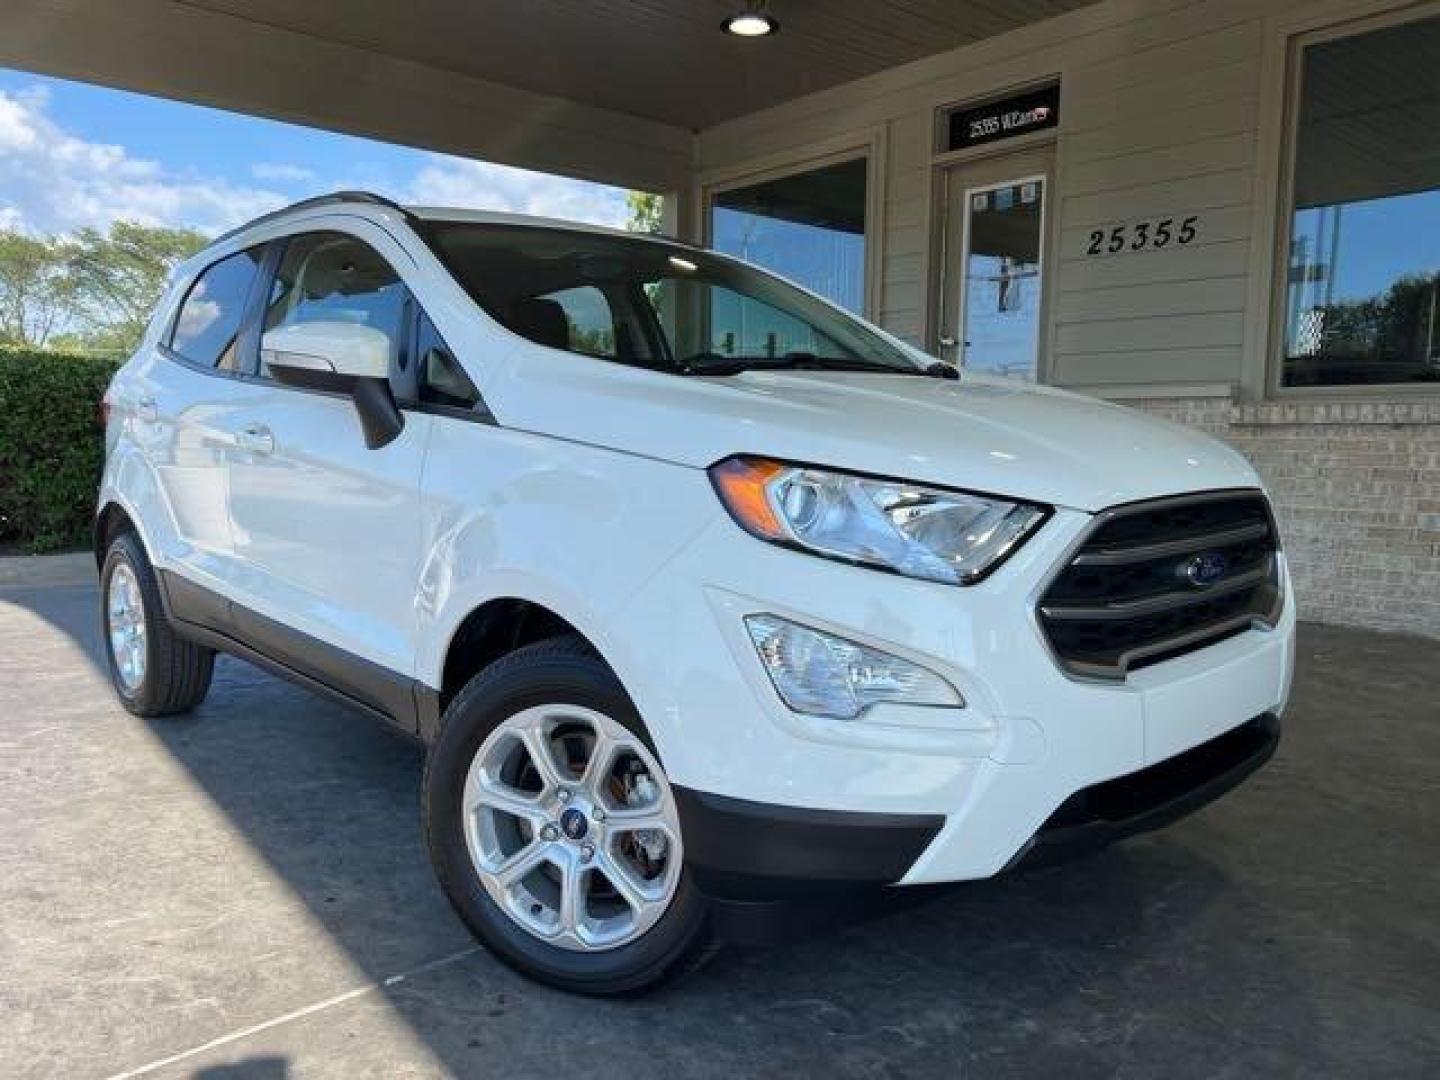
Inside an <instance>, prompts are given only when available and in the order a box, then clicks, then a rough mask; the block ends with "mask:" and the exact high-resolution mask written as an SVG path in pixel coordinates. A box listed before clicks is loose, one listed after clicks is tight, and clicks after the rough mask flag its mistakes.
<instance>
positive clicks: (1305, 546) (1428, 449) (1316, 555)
mask: <svg viewBox="0 0 1440 1080" xmlns="http://www.w3.org/2000/svg"><path fill="white" fill-rule="evenodd" d="M1125 404H1128V405H1131V406H1133V407H1135V408H1140V409H1144V410H1145V411H1147V412H1151V413H1155V414H1156V415H1159V416H1163V417H1165V418H1166V419H1168V420H1173V421H1175V422H1177V423H1181V424H1185V425H1187V426H1190V427H1196V428H1200V429H1202V430H1204V431H1207V432H1209V433H1210V434H1212V435H1217V436H1219V437H1220V438H1222V439H1224V440H1226V441H1227V442H1229V443H1230V444H1231V445H1232V446H1234V447H1235V448H1236V449H1238V450H1239V451H1240V452H1241V453H1243V454H1244V455H1245V456H1246V457H1248V458H1249V459H1250V461H1251V462H1253V463H1254V465H1255V467H1256V469H1257V470H1259V472H1260V475H1261V476H1263V477H1264V478H1265V484H1266V486H1267V487H1268V489H1269V491H1270V497H1271V499H1272V500H1273V502H1274V505H1275V511H1276V515H1277V517H1278V518H1279V524H1280V531H1281V536H1282V539H1283V541H1284V544H1285V550H1286V553H1287V556H1288V558H1289V560H1290V568H1291V573H1292V575H1293V576H1294V579H1295V593H1296V598H1297V600H1298V601H1299V610H1300V617H1301V618H1303V619H1314V620H1317V621H1319V622H1329V623H1340V624H1343V625H1347V626H1364V627H1370V628H1373V629H1377V630H1403V631H1409V632H1412V633H1418V634H1425V635H1427V636H1429V637H1436V638H1440V402H1411V403H1358V402H1357V403H1354V404H1348V403H1347V404H1335V403H1326V404H1304V403H1297V404H1288V403H1287V404H1258V405H1252V404H1239V403H1234V402H1232V401H1230V400H1229V399H1227V398H1164V399H1157V400H1146V401H1129V402H1125Z"/></svg>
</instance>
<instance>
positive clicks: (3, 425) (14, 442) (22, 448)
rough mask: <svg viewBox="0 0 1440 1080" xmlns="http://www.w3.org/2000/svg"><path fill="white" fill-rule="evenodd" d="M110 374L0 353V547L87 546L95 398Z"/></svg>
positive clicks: (111, 367)
mask: <svg viewBox="0 0 1440 1080" xmlns="http://www.w3.org/2000/svg"><path fill="white" fill-rule="evenodd" d="M118 366H119V365H118V364H117V363H116V361H114V360H97V359H94V358H91V357H83V356H74V355H71V354H68V353H57V352H46V351H43V350H39V349H24V348H16V347H13V346H3V347H0V546H4V547H19V548H20V549H21V550H22V551H28V552H35V553H39V552H44V551H63V550H65V549H67V548H82V547H88V546H89V543H90V519H91V515H93V514H94V512H95V492H96V489H97V488H98V486H99V483H100V469H101V465H102V464H103V461H104V453H105V447H104V431H103V430H102V428H101V426H100V398H101V397H102V396H103V395H104V393H105V387H106V386H107V385H109V382H110V377H111V376H112V375H113V374H114V373H115V369H116V368H117V367H118Z"/></svg>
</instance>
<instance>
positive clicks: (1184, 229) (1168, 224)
mask: <svg viewBox="0 0 1440 1080" xmlns="http://www.w3.org/2000/svg"><path fill="white" fill-rule="evenodd" d="M1199 224H1200V217H1199V215H1197V214H1191V215H1190V216H1189V217H1187V218H1185V219H1183V220H1182V221H1180V222H1179V224H1176V221H1175V219H1174V218H1168V217H1167V218H1161V219H1160V220H1159V221H1135V222H1132V223H1130V224H1129V225H1116V226H1115V227H1114V228H1113V229H1108V230H1107V229H1091V230H1090V240H1089V243H1087V244H1086V245H1085V254H1086V255H1118V254H1120V252H1122V251H1147V250H1154V249H1156V248H1166V247H1169V246H1170V245H1171V244H1179V245H1181V246H1183V245H1185V244H1188V243H1190V242H1191V241H1193V240H1194V239H1195V237H1196V235H1197V233H1198V227H1199Z"/></svg>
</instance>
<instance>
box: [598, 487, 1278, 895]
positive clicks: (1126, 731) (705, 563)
mask: <svg viewBox="0 0 1440 1080" xmlns="http://www.w3.org/2000/svg"><path fill="white" fill-rule="evenodd" d="M1091 520H1092V519H1091V516H1090V515H1088V514H1083V513H1080V512H1078V511H1069V510H1064V509H1061V510H1058V511H1057V512H1056V514H1055V516H1054V517H1053V518H1052V520H1051V521H1050V522H1049V523H1047V525H1046V526H1045V528H1044V529H1042V530H1041V531H1040V532H1039V533H1037V534H1036V536H1035V537H1034V538H1033V539H1032V540H1031V541H1030V542H1028V543H1027V544H1026V545H1025V546H1024V547H1022V548H1021V549H1020V550H1019V551H1018V552H1017V553H1016V554H1015V556H1014V557H1012V558H1011V559H1010V560H1009V561H1008V562H1006V563H1005V564H1004V565H1003V566H1002V567H1000V569H999V570H998V571H997V572H996V573H995V574H993V575H992V576H991V577H990V578H988V579H987V580H986V581H984V582H983V583H981V584H980V585H977V586H974V587H972V588H966V589H958V588H955V587H953V586H947V585H938V584H933V583H929V582H922V581H915V580H911V579H907V578H901V577H897V576H895V575H887V574H882V573H878V572H876V571H872V570H867V569H863V568H857V567H850V566H845V565H841V564H837V563H833V562H829V561H827V560H823V559H818V558H815V557H813V556H810V555H805V554H800V553H796V552H793V551H787V550H784V549H780V548H775V547H772V546H770V545H766V544H764V543H761V542H759V541H757V540H755V539H753V538H752V537H750V536H748V535H746V534H744V533H742V532H741V531H740V530H739V529H738V528H737V527H735V526H734V525H733V523H731V522H730V521H729V520H728V519H726V520H723V521H720V522H717V523H716V524H715V526H714V527H713V528H710V529H708V530H706V531H704V532H703V533H702V534H701V535H700V536H699V537H698V538H697V539H696V541H695V542H694V543H692V544H691V545H689V546H688V547H687V548H686V550H685V551H683V552H682V553H681V554H679V555H678V556H677V557H676V558H674V559H673V560H672V561H670V562H669V563H668V564H667V565H666V566H665V567H663V569H662V570H661V571H660V572H657V573H656V574H655V575H654V577H653V578H652V580H651V581H650V583H649V584H648V585H647V586H646V587H645V588H643V589H642V590H640V591H639V592H637V593H636V594H635V595H634V596H633V597H631V598H630V600H629V602H628V603H627V604H626V605H625V606H624V607H623V609H622V610H620V611H618V612H616V613H614V618H613V620H612V622H611V624H610V625H611V627H612V628H613V629H614V630H615V631H616V633H615V635H614V638H613V640H614V643H615V644H616V645H617V646H618V647H617V648H615V649H614V650H613V651H612V650H607V658H608V659H612V660H613V661H614V663H615V666H616V670H617V673H618V674H619V675H620V677H621V680H622V682H624V684H625V685H626V687H627V689H628V690H629V691H630V693H631V695H632V697H633V698H634V699H635V702H636V705H637V706H638V708H639V710H640V712H641V714H642V715H643V716H644V717H645V718H646V723H647V725H648V727H649V729H650V731H651V734H652V735H653V737H654V739H655V742H656V746H657V749H658V751H659V754H660V757H661V760H662V761H664V763H665V767H666V771H667V773H668V774H669V776H670V779H671V781H672V783H673V784H675V785H678V786H679V787H681V788H682V789H685V790H686V791H687V792H690V793H693V796H694V797H693V798H691V799H689V801H690V802H691V804H692V805H691V806H690V812H689V813H688V814H687V811H686V809H685V806H684V802H685V801H686V799H685V797H682V810H681V813H682V824H683V825H684V831H685V842H686V853H687V860H688V861H689V862H690V863H691V864H692V865H693V866H695V867H696V873H697V875H698V876H700V877H702V878H708V879H710V883H711V884H712V885H713V886H715V888H717V889H721V890H724V891H735V889H738V891H739V892H741V893H742V894H755V893H758V892H761V891H764V889H763V888H759V887H758V886H766V885H767V883H768V885H774V886H777V887H778V888H779V889H780V891H785V890H786V889H788V888H789V885H788V884H786V883H787V881H793V880H796V879H798V880H802V881H810V882H816V881H818V882H831V883H839V882H843V881H859V882H880V881H888V882H898V883H900V884H904V885H920V884H933V883H941V882H952V881H963V880H970V879H975V878H984V877H990V876H992V875H994V874H996V873H999V872H1000V871H1002V870H1004V869H1006V868H1007V867H1009V866H1011V865H1012V864H1014V863H1016V860H1017V857H1018V856H1020V854H1021V853H1022V851H1027V850H1028V849H1030V848H1032V847H1037V846H1041V845H1039V844H1038V843H1037V842H1036V840H1035V838H1036V836H1037V834H1039V833H1040V832H1041V831H1042V829H1043V828H1044V827H1045V826H1046V825H1047V823H1050V824H1052V825H1053V824H1054V823H1055V821H1054V819H1053V815H1055V814H1056V812H1057V810H1058V809H1059V808H1060V807H1061V806H1062V805H1064V804H1066V803H1067V800H1070V799H1071V798H1072V796H1075V795H1076V793H1077V792H1081V791H1086V790H1088V789H1095V788H1097V786H1099V785H1103V784H1105V783H1106V782H1107V781H1113V780H1115V779H1116V778H1120V777H1131V776H1135V775H1137V774H1142V773H1145V772H1146V770H1149V769H1150V768H1152V767H1154V766H1158V765H1160V764H1161V763H1163V762H1167V761H1170V760H1171V759H1174V758H1177V757H1178V756H1180V755H1183V754H1185V753H1186V752H1187V751H1190V750H1191V749H1192V748H1195V747H1199V746H1201V745H1203V744H1207V743H1210V742H1211V741H1212V740H1216V739H1218V738H1220V737H1221V736H1224V735H1226V733H1228V732H1232V731H1234V730H1235V729H1238V728H1241V727H1242V726H1245V725H1248V724H1250V723H1251V722H1252V721H1254V719H1255V718H1257V717H1261V716H1264V715H1265V714H1275V715H1279V714H1280V713H1281V712H1282V711H1283V708H1284V705H1285V702H1286V699H1287V696H1288V693H1289V684H1290V674H1291V670H1292V668H1293V661H1294V628H1295V616H1294V607H1293V601H1292V600H1290V599H1289V589H1288V582H1287V586H1286V593H1287V599H1286V601H1285V605H1284V608H1283V610H1282V612H1281V614H1280V617H1279V619H1278V621H1277V622H1276V624H1275V625H1274V626H1273V627H1270V628H1255V629H1250V630H1247V631H1245V632H1243V633H1240V634H1238V635H1236V636H1234V637H1231V638H1228V639H1226V640H1223V641H1220V642H1217V643H1215V644H1212V645H1209V646H1207V647H1205V648H1201V649H1198V650H1196V651H1194V652H1191V653H1188V654H1185V655H1183V656H1179V657H1175V658H1172V659H1169V660H1165V661H1163V662H1160V663H1156V664H1154V665H1153V666H1150V667H1146V668H1144V669H1143V670H1139V671H1135V672H1132V673H1131V674H1130V675H1129V677H1128V678H1126V679H1125V680H1124V681H1123V682H1108V683H1101V682H1095V681H1088V680H1085V679H1082V678H1077V677H1074V676H1072V675H1069V674H1067V673H1066V672H1065V671H1063V670H1062V669H1061V667H1060V665H1059V664H1057V662H1056V661H1055V659H1054V658H1053V656H1052V655H1051V654H1050V652H1049V649H1048V646H1047V644H1046V642H1045V639H1044V637H1043V635H1042V633H1041V631H1040V628H1039V627H1038V625H1037V621H1036V617H1035V607H1036V603H1037V601H1038V599H1039V595H1038V594H1039V591H1040V589H1041V588H1042V587H1043V583H1044V582H1045V581H1046V580H1047V579H1048V577H1049V574H1050V573H1051V571H1052V570H1053V568H1054V567H1055V566H1057V565H1059V563H1060V561H1061V560H1062V559H1064V558H1065V557H1066V555H1067V552H1068V551H1069V550H1070V549H1071V547H1072V545H1073V544H1074V542H1075V540H1076V538H1077V537H1078V536H1079V535H1080V534H1081V532H1082V531H1083V530H1084V529H1085V528H1086V527H1087V525H1088V524H1089V523H1090V521H1091ZM761 582H763V589H764V591H763V595H760V594H758V593H757V590H758V589H759V587H760V586H759V585H757V583H761ZM756 613H770V614H774V615H778V616H780V617H782V618H789V619H792V620H794V621H796V622H802V623H806V624H809V625H812V626H815V627H817V628H819V629H822V630H828V631H831V632H833V633H836V634H838V635H840V636H842V637H846V638H849V639H851V640H854V641H858V642H860V643H862V644H867V645H872V646H874V647H876V648H880V649H884V650H886V651H889V652H891V653H894V654H896V655H898V656H901V657H903V658H906V659H909V660H912V661H913V662H915V663H919V664H922V665H924V666H926V667H928V668H930V669H932V670H934V671H936V672H938V673H939V674H940V675H942V676H943V677H944V678H945V679H947V680H948V681H949V682H950V683H951V684H952V685H953V686H955V687H956V688H957V689H958V690H959V691H960V692H961V694H962V695H963V697H964V700H965V702H966V705H965V707H964V708H953V709H952V708H900V707H893V706H877V707H875V708H872V709H871V710H870V711H869V712H867V713H866V714H864V715H863V716H862V717H860V718H858V719H857V720H855V721H849V722H845V721H834V720H825V719H818V718H815V717H806V716H801V715H799V714H796V713H793V712H791V711H790V710H788V709H786V708H785V707H784V706H783V705H782V704H781V703H780V701H779V699H778V697H777V695H776V694H775V691H774V688H773V687H772V685H771V684H770V681H769V678H768V676H767V675H766V674H765V672H764V670H763V668H762V666H761V664H760V661H759V659H758V658H757V656H756V653H755V648H754V645H753V643H752V642H751V641H750V639H749V636H748V634H746V633H745V630H744V617H745V616H746V615H748V614H756ZM641 642H643V643H644V647H643V648H641V649H640V650H639V651H636V652H634V653H629V652H627V649H626V646H627V645H629V644H630V643H641ZM1257 764H1258V762H1257ZM721 800H724V801H725V802H726V803H727V804H729V805H728V810H729V811H730V812H727V813H718V814H709V813H706V812H705V810H706V806H704V805H699V806H698V809H697V804H706V803H708V804H711V806H712V808H713V807H714V806H721V805H722V803H721ZM1200 801H1204V800H1203V799H1202V800H1200ZM722 808H723V807H722ZM770 808H779V809H781V810H783V811H785V816H786V817H787V820H786V821H785V822H781V823H777V822H775V821H773V820H769V819H768V818H767V812H768V810H769V809H770ZM812 815H813V816H812ZM835 815H840V817H835ZM849 815H855V816H856V820H854V821H852V822H851V824H853V825H858V826H860V828H861V830H862V831H861V832H850V833H847V832H845V831H839V832H836V831H832V830H830V829H829V828H828V827H826V826H827V821H828V824H831V825H838V824H843V821H842V818H846V817H848V816H849ZM871 815H879V817H878V818H875V819H874V821H873V822H870V823H868V824H882V825H883V827H882V828H881V829H879V830H878V831H876V830H872V829H869V828H868V824H867V822H865V821H864V820H861V819H865V818H869V817H870V816H871ZM827 816H828V818H827ZM692 822H695V824H692ZM747 822H751V823H757V822H758V824H756V827H753V828H752V827H748V826H747ZM937 823H939V827H938V829H937V828H936V825H937ZM1143 827H1151V826H1148V825H1147V826H1143ZM1102 831H1105V830H1101V829H1098V828H1095V829H1091V830H1089V835H1099V834H1100V833H1101V832H1102ZM1110 832H1111V834H1112V836H1113V835H1118V833H1119V830H1118V829H1112V830H1110ZM732 835H733V836H743V837H744V840H743V842H741V843H738V844H731V843H729V840H728V837H730V836H732ZM847 835H849V836H851V837H859V838H861V839H858V840H853V841H852V840H847V839H846V838H845V837H846V836H847ZM886 836H888V837H890V842H889V843H888V846H887V843H886V842H884V841H882V840H877V839H876V838H877V837H880V838H883V837H886ZM715 837H722V838H726V839H725V842H724V843H717V842H715V841H714V838H715ZM927 838H928V839H927ZM1055 839H1057V840H1058V837H1057V838H1055ZM1044 846H1056V845H1054V844H1049V843H1047V844H1046V845H1044ZM876 847H879V848H881V849H884V850H883V851H882V854H883V858H877V859H876V861H875V862H874V863H869V862H866V861H864V860H861V859H860V853H861V852H868V851H871V850H872V849H873V848H876ZM727 849H735V850H736V852H737V853H736V854H733V855H731V854H727ZM832 856H833V857H832ZM1034 857H1035V858H1037V859H1038V858H1040V857H1041V856H1039V855H1036V856H1034ZM807 866H808V867H809V869H808V870H807V871H806V872H805V873H804V874H800V875H795V874H790V873H787V870H793V869H795V868H796V867H807ZM747 868H748V869H749V870H751V871H758V872H755V873H751V874H750V875H749V876H750V877H751V878H752V879H753V880H750V881H743V880H740V879H741V878H743V877H744V876H745V871H746V870H747ZM732 886H733V887H735V888H734V889H732Z"/></svg>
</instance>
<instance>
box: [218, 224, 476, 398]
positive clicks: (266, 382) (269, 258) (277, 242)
mask: <svg viewBox="0 0 1440 1080" xmlns="http://www.w3.org/2000/svg"><path fill="white" fill-rule="evenodd" d="M317 233H334V234H339V235H342V236H345V237H348V238H349V239H351V240H353V241H354V242H355V243H357V244H364V245H365V246H366V247H367V248H369V249H370V250H371V251H372V252H374V254H375V256H376V257H377V258H379V259H381V260H382V261H383V262H384V263H385V265H386V266H388V267H389V268H390V270H391V271H392V272H393V273H394V275H395V279H396V280H397V281H399V282H400V284H401V285H402V286H403V287H404V289H405V303H404V305H403V308H402V312H401V316H400V328H399V334H400V340H399V342H398V347H397V350H396V355H397V357H406V358H408V360H409V363H408V364H401V365H397V367H398V370H392V371H391V373H390V388H391V392H392V393H393V394H394V395H395V404H396V406H397V407H398V408H399V409H400V410H401V411H402V412H415V413H428V414H430V415H434V416H446V417H450V418H451V419H456V420H467V421H472V422H477V423H482V424H489V425H495V424H496V420H495V414H494V413H492V412H491V411H490V407H489V405H488V404H487V403H486V401H485V395H484V394H483V393H481V391H480V388H479V387H478V386H477V387H475V404H474V405H473V406H471V407H470V408H461V407H458V406H454V405H444V404H440V403H438V402H428V401H421V400H420V398H419V386H418V382H417V381H416V380H414V379H410V380H404V379H402V376H403V374H404V373H405V369H406V367H408V368H409V369H410V370H411V371H413V372H415V373H416V374H417V375H418V372H419V364H420V357H419V356H418V355H417V354H416V348H417V346H418V344H419V336H420V320H421V319H422V318H423V319H428V320H429V321H430V325H431V326H433V327H435V334H436V336H437V337H439V338H440V340H441V341H442V342H445V348H446V349H447V350H448V351H449V352H450V354H451V355H452V356H454V355H455V350H454V349H453V348H451V346H450V343H449V342H448V341H445V335H444V333H443V332H442V331H441V330H440V327H439V325H438V324H437V323H436V322H435V320H434V318H433V317H432V316H431V315H430V313H429V312H427V311H426V310H425V306H424V304H422V303H421V301H420V298H419V296H417V295H416V293H415V288H414V286H413V285H412V284H411V283H410V282H408V281H406V280H405V275H404V274H402V273H401V272H400V271H399V269H398V268H396V266H395V263H394V262H393V260H391V259H390V258H389V257H388V256H386V254H385V253H384V252H383V251H381V250H379V249H378V248H377V247H376V246H375V245H374V244H372V243H371V242H370V241H369V240H367V239H366V238H365V237H363V236H357V235H356V234H355V233H353V232H350V231H348V230H346V229H343V228H337V227H336V226H335V225H333V224H330V223H324V224H319V223H316V224H315V226H314V227H311V228H301V229H297V230H295V231H294V232H287V233H284V234H282V235H279V236H273V237H271V238H269V239H268V240H265V241H263V242H262V244H263V246H264V247H265V248H266V252H265V257H264V259H262V261H261V264H260V270H259V272H258V273H257V274H256V276H255V282H254V283H253V284H252V286H251V292H250V299H249V303H248V305H247V307H246V310H245V315H244V323H243V327H242V332H241V341H242V343H243V344H244V348H245V352H244V354H243V356H242V361H243V363H242V367H241V369H240V370H237V371H235V372H224V371H220V370H218V369H212V373H213V374H217V375H230V376H231V377H233V378H240V379H243V380H245V381H246V382H253V383H256V384H259V385H262V386H267V387H272V388H274V389H278V390H284V391H287V392H293V393H298V394H318V395H320V396H322V397H331V398H342V399H345V400H349V397H350V395H349V394H345V393H340V392H337V391H333V390H319V389H315V388H312V387H305V386H293V385H290V384H288V383H283V382H281V381H280V380H278V379H275V378H272V377H271V376H269V375H264V374H261V371H260V338H261V336H262V333H263V327H264V325H265V315H266V312H267V310H268V308H269V296H270V290H271V288H272V286H273V285H274V281H275V275H276V274H278V273H279V272H280V265H281V263H282V262H283V261H284V259H285V250H286V248H287V247H288V246H289V245H290V244H291V243H292V242H294V241H295V240H298V239H300V238H302V237H305V236H313V235H315V234H317ZM262 244H255V245H251V246H252V247H259V246H262ZM240 250H242V251H245V250H249V249H248V248H242V249H240ZM226 258H228V256H226ZM218 261H221V260H217V262H218ZM462 370H463V367H462ZM466 374H467V376H468V374H469V373H468V372H467V373H466ZM407 382H408V386H407V385H406V383H407ZM471 383H472V384H473V383H474V379H473V378H472V379H471Z"/></svg>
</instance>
